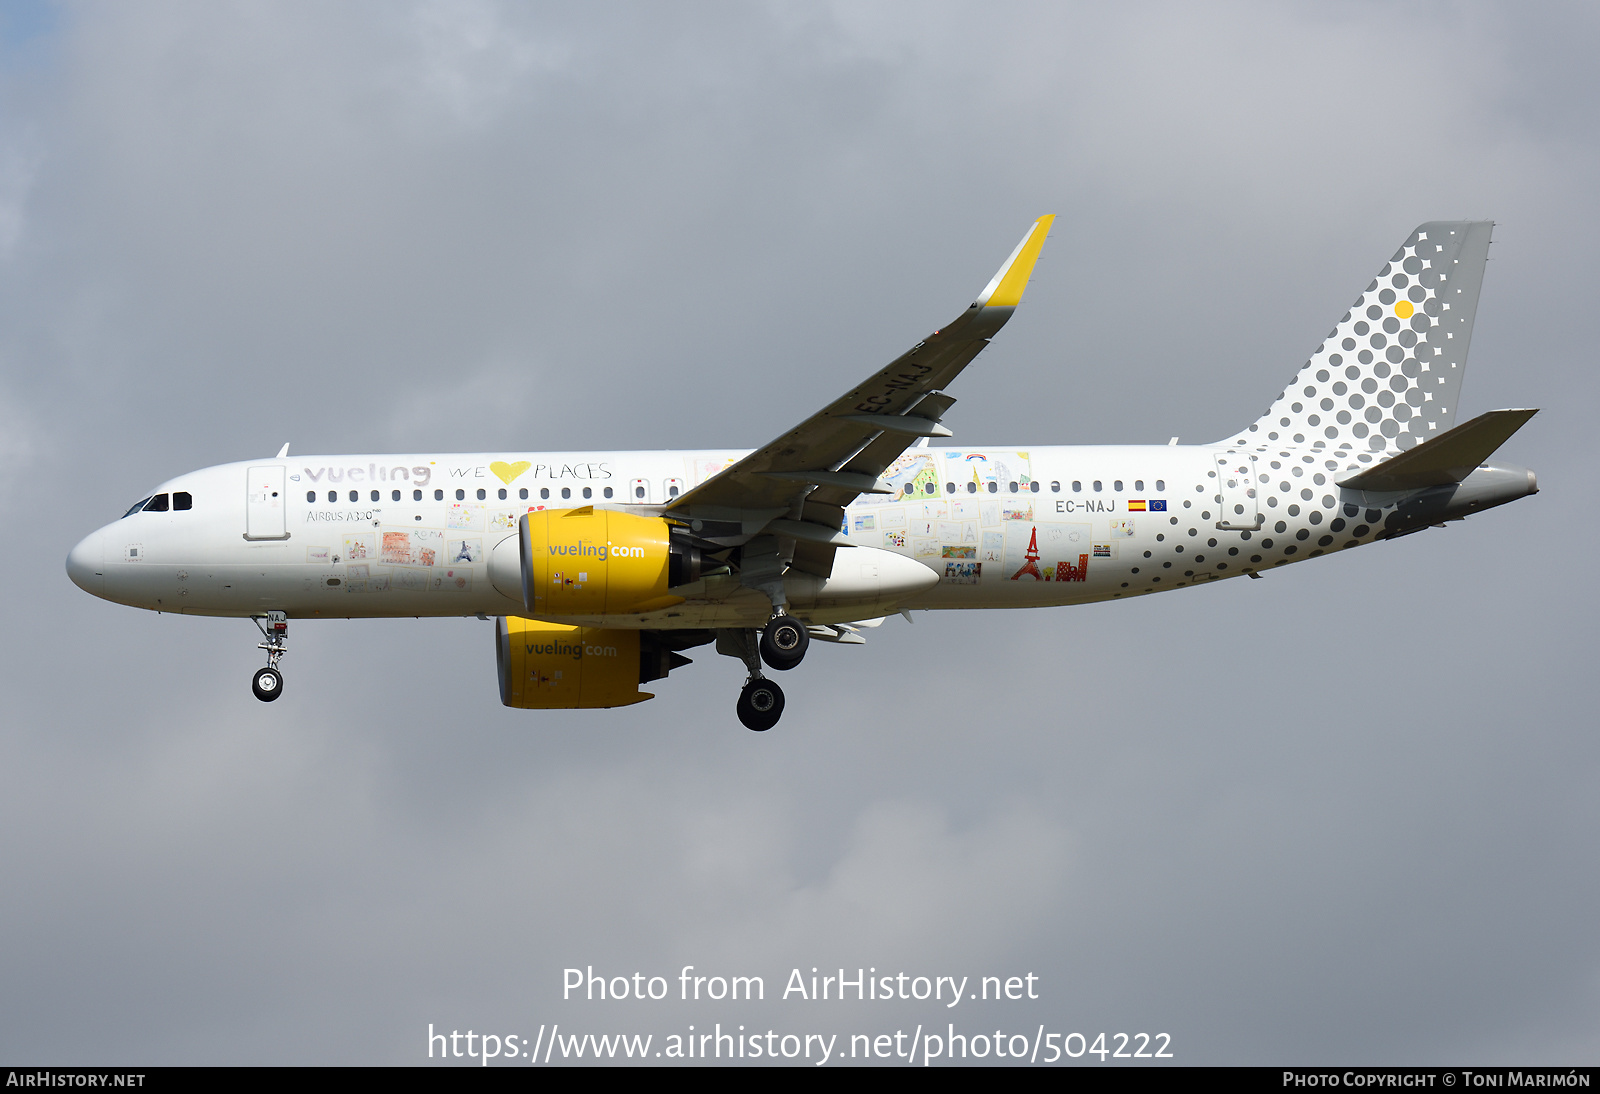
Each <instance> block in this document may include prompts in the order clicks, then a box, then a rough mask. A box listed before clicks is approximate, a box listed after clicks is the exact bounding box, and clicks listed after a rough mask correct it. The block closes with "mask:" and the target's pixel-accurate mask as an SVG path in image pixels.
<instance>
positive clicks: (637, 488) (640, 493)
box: [633, 486, 644, 498]
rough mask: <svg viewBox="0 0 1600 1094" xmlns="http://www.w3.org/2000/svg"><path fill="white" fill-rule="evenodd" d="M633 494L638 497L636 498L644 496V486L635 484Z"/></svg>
mask: <svg viewBox="0 0 1600 1094" xmlns="http://www.w3.org/2000/svg"><path fill="white" fill-rule="evenodd" d="M633 496H634V497H636V498H642V497H644V487H642V486H635V487H634V488H633Z"/></svg>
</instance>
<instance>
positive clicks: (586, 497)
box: [583, 486, 594, 501]
mask: <svg viewBox="0 0 1600 1094" xmlns="http://www.w3.org/2000/svg"><path fill="white" fill-rule="evenodd" d="M592 497H594V491H593V490H590V489H589V488H588V487H587V486H585V487H584V488H583V498H584V500H585V501H587V500H589V499H590V498H592Z"/></svg>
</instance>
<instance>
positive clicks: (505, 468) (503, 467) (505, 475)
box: [489, 460, 533, 486]
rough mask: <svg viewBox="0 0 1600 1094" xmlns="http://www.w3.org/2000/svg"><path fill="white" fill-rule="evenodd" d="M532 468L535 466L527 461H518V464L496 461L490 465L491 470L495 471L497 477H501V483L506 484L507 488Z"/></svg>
mask: <svg viewBox="0 0 1600 1094" xmlns="http://www.w3.org/2000/svg"><path fill="white" fill-rule="evenodd" d="M532 466H533V464H531V463H529V462H528V461H527V460H518V461H517V462H516V463H505V462H503V461H501V460H495V461H494V462H493V463H491V464H490V465H489V470H490V471H493V472H494V473H495V474H496V475H497V476H499V478H500V481H501V482H503V483H505V484H506V485H507V486H510V485H511V480H512V479H514V478H516V477H517V476H518V475H520V474H522V473H523V472H524V471H526V470H527V469H528V468H530V467H532Z"/></svg>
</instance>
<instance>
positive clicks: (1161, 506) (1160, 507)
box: [1150, 498, 1167, 513]
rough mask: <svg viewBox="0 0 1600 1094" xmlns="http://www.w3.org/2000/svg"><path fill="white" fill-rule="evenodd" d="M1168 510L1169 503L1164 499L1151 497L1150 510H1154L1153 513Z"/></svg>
mask: <svg viewBox="0 0 1600 1094" xmlns="http://www.w3.org/2000/svg"><path fill="white" fill-rule="evenodd" d="M1166 511H1167V503H1166V502H1165V501H1164V500H1163V501H1158V500H1157V499H1155V498H1151V499H1150V512H1152V513H1165V512H1166Z"/></svg>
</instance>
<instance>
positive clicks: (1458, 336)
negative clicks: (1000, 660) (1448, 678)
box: [67, 216, 1538, 730]
mask: <svg viewBox="0 0 1600 1094" xmlns="http://www.w3.org/2000/svg"><path fill="white" fill-rule="evenodd" d="M1052 219H1053V218H1051V217H1048V216H1047V217H1041V218H1040V219H1039V220H1038V221H1037V222H1036V223H1035V224H1034V225H1033V227H1032V228H1031V229H1030V230H1029V232H1028V234H1027V235H1026V236H1025V237H1024V238H1023V240H1022V242H1021V243H1020V244H1018V246H1017V248H1016V250H1015V251H1013V252H1012V255H1011V257H1010V258H1009V259H1007V261H1006V263H1005V265H1003V266H1002V267H1001V268H1000V272H999V273H997V274H996V275H995V276H994V279H993V280H991V281H990V282H989V284H988V286H987V287H986V288H985V289H984V291H983V292H982V294H980V295H979V296H978V298H977V300H975V301H974V302H973V303H972V304H971V305H970V306H969V307H968V308H967V309H966V310H965V311H964V312H962V313H961V315H959V316H957V317H956V319H955V320H953V321H952V322H951V323H949V324H948V325H946V326H944V327H942V328H940V329H939V330H936V331H934V332H933V333H932V334H930V335H928V336H927V337H926V338H924V339H922V340H921V341H919V342H918V343H917V344H916V345H914V346H912V347H911V348H910V349H909V350H907V351H906V352H905V353H904V354H902V355H901V356H900V357H899V358H898V359H896V360H895V361H893V362H892V363H890V364H889V365H888V366H887V367H886V368H883V369H881V370H880V371H878V372H876V373H874V374H873V375H871V376H869V377H867V378H866V379H865V380H864V381H863V382H862V383H861V384H860V385H859V386H857V387H856V388H854V389H852V390H851V391H849V392H846V393H845V394H844V395H843V396H841V397H840V398H838V399H836V400H834V401H833V402H832V403H830V404H829V405H828V406H826V407H824V408H823V409H822V410H820V411H818V412H817V413H815V414H813V415H812V416H811V417H809V418H807V419H805V420H804V421H802V422H800V423H799V424H798V425H796V426H795V427H794V428H792V429H789V430H787V431H785V432H784V433H782V434H781V435H780V436H779V437H778V438H777V439H776V440H774V441H773V442H772V443H771V444H768V445H766V446H765V447H763V448H760V449H757V450H756V451H754V452H722V451H686V452H584V453H563V452H554V453H553V452H504V451H502V452H484V453H477V454H469V455H447V454H440V453H428V452H413V453H406V454H400V455H384V456H366V455H363V456H308V457H304V458H296V457H290V456H289V455H288V446H287V445H285V446H284V448H283V450H282V451H280V452H279V453H278V455H277V456H276V457H275V458H273V459H267V460H256V461H249V462H245V463H235V464H225V465H222V466H218V467H209V468H206V469H204V470H201V471H195V472H192V473H190V474H187V475H182V476H179V477H178V478H176V479H173V480H171V481H169V482H166V483H163V484H162V485H161V486H160V487H158V488H157V489H155V490H154V491H152V492H151V494H150V496H149V497H147V498H145V499H144V500H142V501H140V502H139V503H138V504H137V505H135V506H133V507H132V508H131V509H130V510H128V512H127V514H126V515H124V516H123V517H122V518H121V519H119V520H117V521H114V522H113V523H111V524H108V525H106V526H105V527H104V528H101V529H99V530H98V531H96V532H93V533H91V534H90V535H89V536H87V537H86V538H85V539H84V540H83V542H81V543H79V544H78V545H77V546H76V547H74V548H73V550H72V553H71V554H70V555H69V556H68V558H67V573H68V574H69V575H70V576H71V578H72V580H73V581H74V582H76V583H77V584H78V585H79V586H81V587H82V588H83V589H85V590H87V591H88V592H91V593H93V594H94V595H96V596H99V597H103V598H105V599H107V600H112V601H116V602H118V603H121V604H128V605H133V606H135V607H140V608H148V609H152V610H154V611H162V612H178V613H185V614H191V615H222V616H237V617H247V618H250V619H253V620H254V621H255V622H256V625H257V627H258V628H260V630H261V632H262V634H263V636H264V639H265V640H264V641H263V642H261V643H260V648H262V649H264V650H266V653H267V665H266V666H265V667H264V668H262V669H260V670H258V671H257V672H256V674H255V676H254V679H253V683H252V686H253V688H254V690H255V694H256V695H257V696H258V697H259V698H261V699H263V700H271V699H276V698H277V697H278V696H279V695H280V694H282V686H283V677H282V674H281V673H280V671H279V669H278V663H279V660H280V659H281V658H282V657H283V655H284V653H285V652H286V650H287V640H288V621H289V620H290V619H314V618H319V617H324V618H350V617H356V616H363V617H367V616H397V617H398V616H430V615H432V616H462V615H476V616H481V617H484V618H491V619H494V620H495V652H496V666H497V671H498V673H499V678H500V695H501V699H502V701H503V702H504V703H506V704H507V705H509V706H517V707H528V708H555V707H612V706H625V705H628V704H631V703H637V702H641V701H643V700H645V699H650V698H653V696H652V695H651V694H650V693H648V692H645V691H643V690H641V686H642V685H644V684H647V683H649V682H651V681H653V680H659V679H661V678H663V677H665V676H666V675H667V674H668V673H669V672H670V671H671V670H673V669H676V668H680V667H682V666H683V665H686V664H688V663H689V659H688V658H687V657H685V656H683V651H685V650H688V649H691V648H693V647H696V646H701V645H708V644H712V643H715V649H716V651H717V652H718V653H722V654H726V655H729V656H733V657H738V658H740V659H741V660H742V661H743V662H744V664H745V665H746V667H747V668H748V670H749V678H748V680H747V682H746V683H745V685H744V688H743V689H742V690H741V692H740V696H739V700H738V704H737V708H736V709H737V713H738V716H739V719H740V720H741V721H742V722H743V723H744V724H745V725H746V726H748V727H749V728H751V729H755V730H765V729H769V728H771V727H772V726H773V725H775V724H776V723H777V721H778V717H779V715H780V714H781V713H782V711H783V705H784V696H783V692H782V690H781V689H779V687H778V685H777V684H776V683H775V682H773V681H772V680H771V679H769V678H768V677H767V676H766V674H765V672H764V671H763V667H764V666H765V667H766V668H770V669H778V670H789V669H793V668H794V667H795V666H797V665H798V664H799V663H800V662H801V660H802V659H803V658H804V657H805V655H806V652H807V649H808V648H809V646H810V643H811V642H812V641H813V640H820V641H825V642H833V643H844V644H859V643H861V642H863V641H864V636H863V633H862V632H863V631H865V630H869V629H871V628H872V627H875V626H877V625H878V624H880V623H881V622H882V621H883V620H884V619H886V618H888V617H891V616H894V615H896V614H899V613H904V612H909V611H911V610H923V609H935V608H1022V607H1046V606H1051V605H1067V604H1081V603H1087V602H1089V601H1096V600H1114V599H1118V598H1124V597H1133V596H1139V595H1145V594H1148V593H1153V592H1159V591H1162V590H1166V589H1181V588H1184V587H1186V586H1190V585H1195V584H1198V583H1200V582H1206V581H1215V580H1218V579H1220V578H1228V577H1238V576H1240V575H1244V574H1248V575H1250V576H1252V577H1255V576H1259V573H1260V571H1262V570H1265V569H1269V568H1271V567H1276V566H1282V565H1284V564H1286V563H1290V562H1298V561H1301V560H1303V559H1308V558H1316V557H1317V556H1319V555H1323V554H1326V553H1328V552H1331V551H1339V550H1345V549H1348V548H1350V547H1356V546H1360V545H1362V544H1366V543H1371V542H1372V541H1374V540H1378V539H1390V538H1393V537H1395V536H1401V535H1407V534H1409V533H1411V532H1416V531H1420V530H1422V529H1425V528H1428V527H1430V526H1433V525H1438V524H1441V523H1443V522H1444V521H1447V520H1455V519H1460V518H1462V517H1465V516H1467V515H1469V514H1471V513H1475V512H1478V511H1479V510H1482V509H1487V508H1490V507H1493V506H1496V505H1503V504H1505V503H1506V502H1510V501H1515V500H1517V499H1518V498H1521V497H1524V496H1526V495H1528V494H1533V493H1536V492H1537V489H1538V488H1537V485H1536V482H1535V479H1534V475H1533V473H1532V472H1531V471H1528V470H1526V469H1524V468H1520V467H1514V466H1511V465H1509V464H1504V463H1501V462H1499V461H1493V462H1491V460H1492V457H1493V456H1494V454H1495V452H1496V451H1497V450H1498V449H1499V447H1500V446H1501V445H1502V444H1503V443H1504V442H1505V441H1506V440H1507V439H1508V438H1509V437H1510V436H1511V435H1512V434H1513V433H1514V432H1516V430H1517V429H1518V428H1520V427H1521V426H1522V425H1523V423H1525V422H1526V421H1527V420H1528V419H1529V418H1530V417H1532V416H1533V414H1534V413H1535V411H1533V410H1494V411H1490V412H1488V413H1486V414H1482V415H1479V416H1478V417H1475V418H1472V419H1471V420H1469V421H1465V422H1463V423H1461V424H1459V425H1458V424H1457V423H1456V418H1457V402H1458V399H1459V397H1460V392H1461V380H1462V376H1463V374H1464V372H1465V369H1466V359H1467V347H1468V343H1469V342H1470V340H1471V337H1472V322H1473V316H1474V314H1475V312H1476V310H1477V305H1478V290H1479V287H1480V286H1481V284H1482V282H1483V273H1484V263H1485V260H1486V258H1487V256H1488V249H1489V236H1490V230H1491V228H1492V225H1491V224H1489V223H1487V222H1471V221H1457V222H1437V223H1429V224H1424V225H1422V226H1421V227H1419V228H1418V229H1417V230H1416V231H1415V232H1413V233H1411V235H1410V237H1409V238H1408V239H1407V240H1406V241H1405V243H1404V245H1403V246H1402V247H1401V248H1400V250H1399V251H1397V252H1396V253H1395V255H1394V257H1393V258H1392V259H1390V261H1389V262H1387V263H1385V264H1384V265H1383V268H1382V269H1381V270H1379V271H1378V275H1377V277H1376V278H1375V279H1374V280H1373V281H1372V282H1371V283H1370V284H1368V285H1367V286H1366V288H1365V289H1363V290H1362V291H1361V292H1360V293H1359V294H1358V295H1357V297H1356V299H1355V302H1354V303H1353V304H1352V305H1351V306H1350V310H1349V311H1347V312H1345V313H1344V316H1343V317H1342V318H1341V319H1340V320H1339V321H1338V323H1337V324H1336V326H1335V327H1334V329H1333V330H1332V331H1331V332H1330V333H1329V335H1328V337H1327V339H1326V340H1325V341H1324V342H1323V343H1322V345H1320V346H1318V347H1317V350H1316V352H1315V353H1314V354H1312V356H1311V358H1310V360H1308V361H1307V362H1306V364H1305V366H1304V367H1303V368H1302V369H1300V371H1299V372H1298V373H1297V374H1296V375H1295V377H1294V379H1293V381H1292V382H1291V383H1290V384H1289V385H1288V386H1287V387H1286V388H1285V389H1284V390H1283V391H1282V392H1281V393H1280V394H1279V395H1278V396H1277V398H1276V400H1275V401H1274V402H1273V403H1272V405H1271V407H1270V408H1269V409H1268V411H1267V412H1266V414H1264V415H1263V416H1262V417H1261V418H1260V419H1258V420H1257V421H1256V422H1254V423H1252V424H1250V425H1249V426H1247V427H1246V428H1244V429H1241V430H1239V431H1238V432H1237V433H1232V434H1229V435H1228V436H1227V437H1225V438H1223V439H1222V440H1220V441H1217V442H1215V443H1213V444H1205V445H1178V444H1176V443H1175V442H1174V443H1173V444H1170V445H1163V446H1159V447H1157V446H1102V447H1050V446H1039V445H1030V446H1028V447H1025V448H1007V447H994V446H985V447H982V448H978V449H971V448H959V447H933V446H932V445H931V444H930V441H931V440H933V439H934V438H941V439H942V438H947V437H950V436H951V432H950V430H949V429H948V428H946V426H945V425H944V424H942V423H943V421H944V419H945V417H946V416H947V414H948V412H949V410H950V408H951V406H952V405H953V404H954V403H955V399H954V398H953V397H951V396H950V395H949V394H947V393H946V391H947V389H948V388H949V387H950V386H951V384H952V382H953V381H954V380H955V379H956V378H957V376H959V375H960V374H961V372H962V370H963V369H964V368H966V366H967V365H968V364H969V363H970V362H971V361H972V360H973V358H975V357H976V356H977V355H978V354H979V352H981V351H982V350H983V348H984V347H985V346H987V345H988V344H989V340H990V339H991V338H993V337H994V335H995V334H996V333H997V332H998V331H999V330H1000V328H1001V327H1002V326H1004V325H1005V323H1006V321H1007V320H1008V319H1010V317H1011V314H1012V312H1013V310H1014V309H1015V308H1016V306H1017V304H1018V303H1019V302H1020V301H1021V299H1022V294H1023V290H1024V289H1025V288H1026V287H1027V283H1028V278H1029V276H1030V274H1031V273H1032V270H1033V266H1034V262H1035V261H1036V259H1037V258H1038V255H1039V249H1040V248H1041V247H1042V246H1043V244H1044V240H1045V236H1046V235H1047V234H1048V233H1049V231H1050V225H1051V222H1052Z"/></svg>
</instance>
